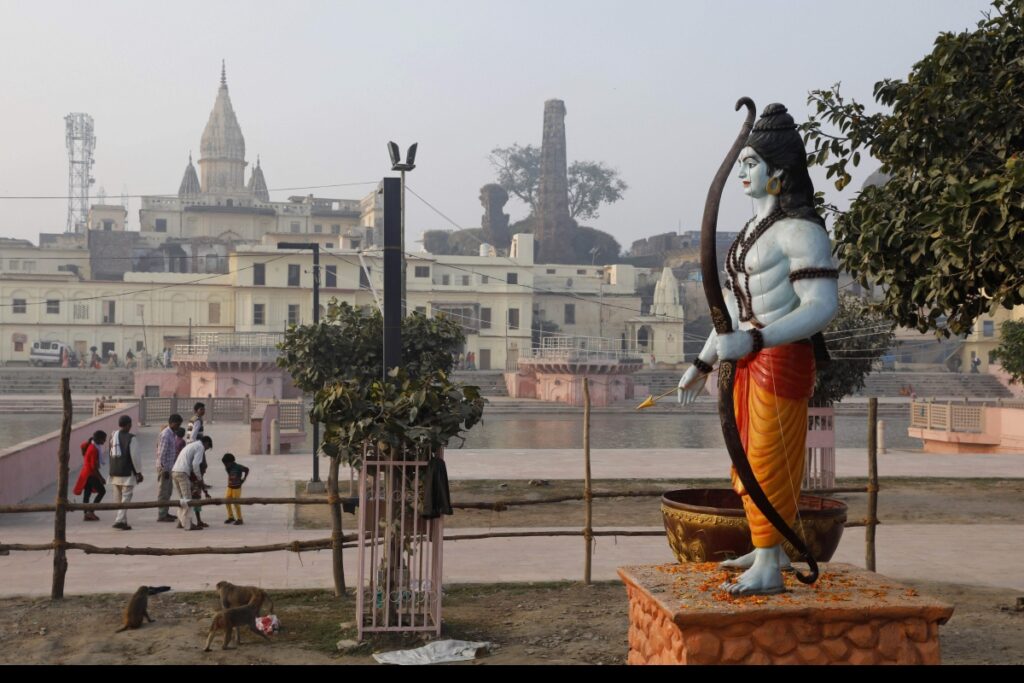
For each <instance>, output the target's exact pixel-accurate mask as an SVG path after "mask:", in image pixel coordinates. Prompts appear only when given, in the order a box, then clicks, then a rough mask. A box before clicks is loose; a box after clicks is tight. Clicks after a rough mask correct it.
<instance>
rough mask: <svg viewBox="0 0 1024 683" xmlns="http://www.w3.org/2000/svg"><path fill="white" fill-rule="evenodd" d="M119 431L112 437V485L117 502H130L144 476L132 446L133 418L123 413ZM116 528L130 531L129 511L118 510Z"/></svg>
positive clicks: (118, 425) (133, 436)
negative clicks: (136, 486)
mask: <svg viewBox="0 0 1024 683" xmlns="http://www.w3.org/2000/svg"><path fill="white" fill-rule="evenodd" d="M117 428H118V429H117V431H116V432H114V434H113V436H112V437H111V439H110V485H111V486H113V487H114V502H115V503H130V502H131V501H132V494H133V493H134V491H135V485H136V484H141V483H142V480H143V477H142V473H141V472H140V471H139V470H141V469H142V463H141V462H139V456H138V455H137V454H136V453H135V450H137V449H133V448H132V442H133V441H134V440H135V435H134V434H132V433H131V430H132V419H131V418H130V417H128V416H127V415H122V416H121V418H120V419H119V420H118V421H117ZM113 526H114V528H115V529H120V530H121V531H130V530H131V527H130V526H129V525H128V511H127V510H123V509H122V510H118V511H117V517H116V518H115V520H114V524H113Z"/></svg>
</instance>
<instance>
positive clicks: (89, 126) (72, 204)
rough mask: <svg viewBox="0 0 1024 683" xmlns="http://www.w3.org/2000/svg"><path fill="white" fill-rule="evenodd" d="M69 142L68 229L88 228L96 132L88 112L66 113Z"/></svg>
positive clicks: (81, 230) (66, 136) (78, 230)
mask: <svg viewBox="0 0 1024 683" xmlns="http://www.w3.org/2000/svg"><path fill="white" fill-rule="evenodd" d="M64 124H65V136H64V139H65V143H66V144H67V148H68V222H67V226H65V228H64V230H65V232H85V230H86V228H87V227H88V225H89V186H90V185H92V184H93V182H95V180H94V179H93V177H92V165H93V163H94V162H95V159H93V155H92V154H93V151H95V149H96V135H95V134H94V132H93V123H92V117H91V116H89V115H88V114H82V113H76V114H68V115H67V116H65V117H64Z"/></svg>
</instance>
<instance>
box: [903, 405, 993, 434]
mask: <svg viewBox="0 0 1024 683" xmlns="http://www.w3.org/2000/svg"><path fill="white" fill-rule="evenodd" d="M985 410H986V408H985V406H979V405H968V404H965V403H953V402H951V401H948V402H946V403H935V402H933V401H913V402H912V403H911V404H910V427H911V428H912V429H932V430H935V431H942V432H965V433H973V434H980V433H982V432H984V431H985Z"/></svg>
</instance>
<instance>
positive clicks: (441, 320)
mask: <svg viewBox="0 0 1024 683" xmlns="http://www.w3.org/2000/svg"><path fill="white" fill-rule="evenodd" d="M383 339H384V320H383V317H382V316H381V314H380V311H378V310H377V309H373V310H372V311H370V312H368V313H367V312H363V311H361V310H359V309H357V308H353V307H352V306H351V305H350V304H349V303H347V302H344V301H342V302H340V303H339V302H338V300H337V299H333V298H332V299H331V301H330V302H329V303H328V305H327V313H326V315H324V317H323V319H322V320H321V321H320V323H319V324H318V325H301V326H295V325H293V326H291V327H289V328H288V330H287V331H286V332H285V335H284V342H282V343H281V345H280V349H281V355H280V356H278V359H277V364H278V366H279V367H282V368H285V369H286V370H288V372H290V373H291V376H292V380H293V381H294V382H295V386H297V387H299V388H300V389H302V390H303V391H306V392H310V393H315V392H317V391H320V390H321V389H323V388H324V387H326V386H328V385H329V384H332V383H334V382H339V381H343V380H350V379H351V380H357V381H358V382H360V383H362V385H363V386H368V385H369V383H371V382H373V381H374V380H376V379H378V378H380V377H381V376H382V373H383V366H384V350H383V346H382V342H383ZM464 341H465V336H463V334H462V328H461V327H460V326H459V324H458V323H456V322H454V321H453V320H451V319H449V318H447V317H444V316H436V317H432V318H428V317H427V316H425V315H423V314H422V313H415V312H414V313H412V314H411V315H408V316H406V317H405V318H404V319H403V320H402V367H403V369H404V370H405V372H406V373H407V374H408V376H409V377H412V378H417V377H421V376H425V375H430V374H433V373H435V372H437V371H441V372H443V373H445V374H447V373H449V372H451V369H452V365H453V364H454V355H455V354H457V353H458V351H459V349H460V348H461V346H462V344H463V342H464Z"/></svg>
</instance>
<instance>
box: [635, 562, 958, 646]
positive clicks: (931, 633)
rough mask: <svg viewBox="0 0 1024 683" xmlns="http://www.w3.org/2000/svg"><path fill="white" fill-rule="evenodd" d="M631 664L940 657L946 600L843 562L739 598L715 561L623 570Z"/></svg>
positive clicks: (948, 611) (948, 609)
mask: <svg viewBox="0 0 1024 683" xmlns="http://www.w3.org/2000/svg"><path fill="white" fill-rule="evenodd" d="M619 576H620V577H621V578H622V580H623V582H625V584H626V591H627V593H628V595H629V658H628V663H629V664H939V663H940V658H939V625H940V624H944V623H945V622H946V621H947V620H948V619H949V617H950V616H952V614H953V608H952V607H951V606H950V605H947V604H944V603H942V602H939V601H937V600H935V599H932V598H928V597H925V596H921V595H918V593H917V591H916V590H914V589H912V588H909V587H908V586H904V585H900V584H898V583H896V582H895V581H892V580H890V579H887V578H886V577H884V576H881V575H879V574H874V573H872V572H868V571H866V570H863V569H859V568H857V567H853V566H851V565H847V564H828V565H821V578H820V579H819V580H818V582H817V584H816V585H815V586H813V587H812V586H805V585H803V584H801V583H799V582H798V581H797V580H796V577H794V576H792V575H791V574H790V575H788V576H787V578H786V584H787V587H788V588H789V590H788V591H787V592H786V593H782V594H779V595H768V596H750V597H740V598H735V597H732V596H730V595H728V594H727V593H725V592H724V591H721V590H719V589H718V586H719V585H720V584H721V583H722V582H723V580H725V579H726V578H728V577H729V576H730V574H729V573H727V572H726V571H725V570H722V569H719V568H718V565H717V564H715V563H690V564H667V565H645V566H633V567H622V568H620V569H619Z"/></svg>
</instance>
